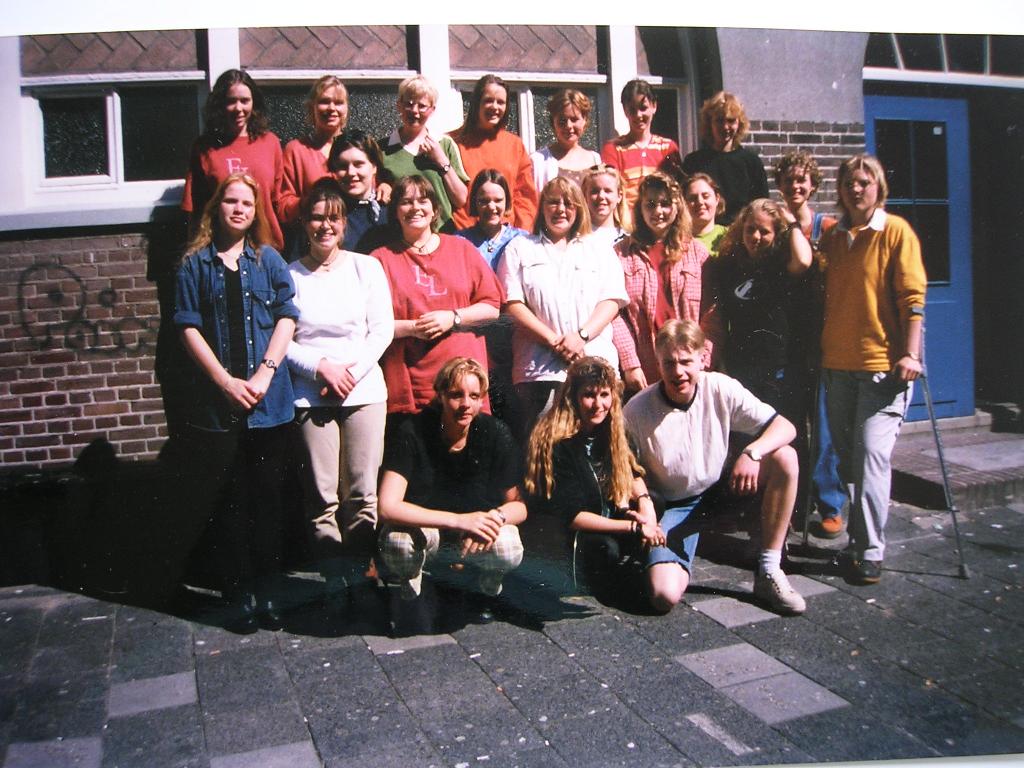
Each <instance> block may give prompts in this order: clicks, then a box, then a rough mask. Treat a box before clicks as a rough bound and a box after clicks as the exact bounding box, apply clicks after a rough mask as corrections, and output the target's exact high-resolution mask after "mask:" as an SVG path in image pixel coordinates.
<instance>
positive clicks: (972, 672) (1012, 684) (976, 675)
mask: <svg viewBox="0 0 1024 768" xmlns="http://www.w3.org/2000/svg"><path fill="white" fill-rule="evenodd" d="M971 666H972V663H971V662H970V661H966V663H965V665H964V670H963V672H964V674H962V675H960V676H959V677H953V678H946V679H943V680H942V681H941V682H940V685H941V686H942V688H943V690H946V691H949V692H950V693H952V694H954V695H955V696H959V697H960V698H962V699H965V700H967V701H969V702H971V704H974V705H975V706H977V707H978V708H980V709H983V710H985V711H986V712H988V713H990V714H992V715H994V716H995V717H1000V718H1002V719H1004V720H1009V721H1010V722H1011V723H1017V722H1018V721H1019V720H1020V719H1021V718H1024V688H1022V687H1021V684H1020V682H1021V681H1020V673H1019V672H1017V671H1015V670H1009V669H1006V668H1005V667H1003V668H1001V669H1000V668H997V669H991V668H989V669H974V668H971Z"/></svg>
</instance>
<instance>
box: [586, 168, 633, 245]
mask: <svg viewBox="0 0 1024 768" xmlns="http://www.w3.org/2000/svg"><path fill="white" fill-rule="evenodd" d="M598 176H611V177H612V178H613V179H615V186H616V187H618V190H619V202H618V204H617V205H616V206H615V208H614V209H613V210H612V222H613V223H614V224H615V226H616V227H618V228H619V229H623V228H624V224H623V222H624V221H625V220H626V194H625V193H624V192H623V190H622V175H621V174H620V173H619V169H618V168H616V167H615V166H614V165H599V166H597V167H596V168H591V169H590V170H589V171H587V174H586V176H584V177H583V185H582V186H583V190H582V191H583V198H584V201H586V200H587V199H588V197H589V194H590V193H589V192H588V190H589V189H590V187H591V186H592V185H593V184H594V179H596V178H597V177H598ZM587 212H588V213H589V212H590V208H589V205H588V207H587ZM591 226H593V223H591Z"/></svg>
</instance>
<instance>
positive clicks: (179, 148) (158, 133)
mask: <svg viewBox="0 0 1024 768" xmlns="http://www.w3.org/2000/svg"><path fill="white" fill-rule="evenodd" d="M34 95H35V96H36V99H37V103H38V105H39V112H40V114H41V117H42V129H43V130H42V154H43V157H42V161H43V162H42V165H43V186H46V187H57V186H73V185H76V184H104V185H117V184H120V183H122V182H135V181H155V180H171V179H180V178H182V177H183V176H184V175H185V169H186V168H187V167H188V153H189V147H190V146H191V144H192V142H193V141H194V140H195V137H196V135H197V134H198V133H199V109H198V103H197V98H196V96H197V94H196V86H195V85H193V84H182V85H178V84H174V85H163V84H153V85H150V84H145V85H142V84H139V85H124V86H118V87H116V88H113V87H112V88H104V89H95V88H83V89H39V90H38V91H36V92H35V94H34Z"/></svg>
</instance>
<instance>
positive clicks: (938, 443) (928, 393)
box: [921, 327, 971, 579]
mask: <svg viewBox="0 0 1024 768" xmlns="http://www.w3.org/2000/svg"><path fill="white" fill-rule="evenodd" d="M921 353H922V354H921V384H922V385H923V386H924V402H925V405H927V406H928V418H929V419H930V420H931V423H932V434H933V435H935V451H936V453H938V455H939V469H940V470H941V471H942V490H943V491H945V494H946V509H947V510H948V512H949V514H950V515H951V516H952V517H953V533H954V535H955V537H956V551H957V555H958V558H959V561H960V567H959V573H960V578H961V579H969V578H970V577H971V574H970V572H969V571H968V570H967V563H965V562H964V548H963V545H962V544H961V543H960V526H959V524H958V523H957V520H956V513H957V511H958V510H957V508H956V504H955V503H954V501H953V492H952V491H951V490H950V488H949V473H948V472H947V471H946V457H945V454H944V453H943V451H942V436H941V435H940V434H939V425H938V422H936V420H935V406H934V405H933V404H932V388H931V386H929V384H928V365H927V363H926V362H925V356H924V328H923V327H922V328H921Z"/></svg>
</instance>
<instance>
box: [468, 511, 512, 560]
mask: <svg viewBox="0 0 1024 768" xmlns="http://www.w3.org/2000/svg"><path fill="white" fill-rule="evenodd" d="M458 520H459V527H458V530H459V531H460V532H461V534H462V546H461V550H460V555H461V556H462V557H465V556H466V555H475V554H478V553H480V552H489V551H490V550H491V549H493V548H494V542H495V541H497V540H498V534H499V533H501V526H503V525H504V524H505V523H503V522H502V520H501V516H500V515H499V514H498V511H497V510H496V509H491V510H488V511H486V512H463V513H462V514H460V515H458Z"/></svg>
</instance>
